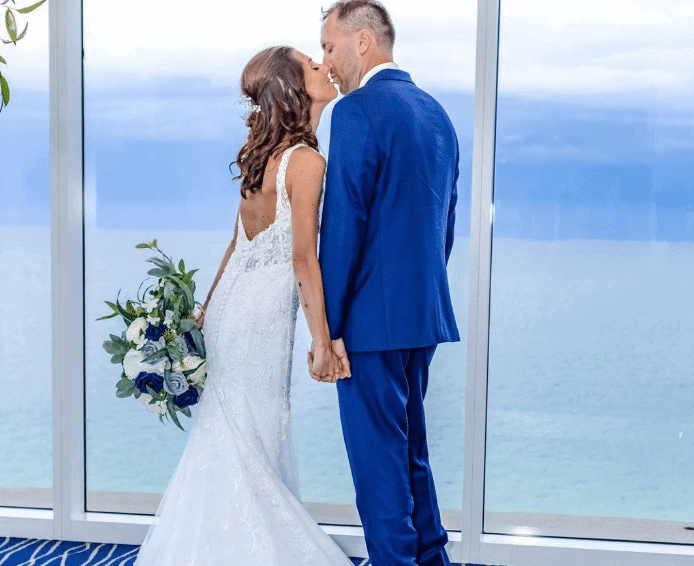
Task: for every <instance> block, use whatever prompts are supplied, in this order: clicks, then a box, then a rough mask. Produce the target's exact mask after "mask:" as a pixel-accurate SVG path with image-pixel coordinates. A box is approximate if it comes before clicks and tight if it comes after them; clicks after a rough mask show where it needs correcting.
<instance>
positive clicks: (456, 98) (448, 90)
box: [84, 0, 475, 528]
mask: <svg viewBox="0 0 694 566" xmlns="http://www.w3.org/2000/svg"><path fill="white" fill-rule="evenodd" d="M462 4H464V5H462ZM462 4H461V5H458V4H456V5H455V7H451V8H450V9H449V10H448V11H449V13H447V14H446V17H445V18H444V17H441V18H433V19H431V20H428V21H427V22H421V21H420V19H419V16H420V14H419V12H418V10H413V9H412V8H411V7H410V6H409V5H408V3H407V2H402V1H392V2H390V3H389V4H388V8H389V10H390V11H391V13H392V15H393V18H394V20H395V25H396V28H397V30H398V34H399V35H398V41H397V43H396V51H395V58H396V60H397V62H398V63H399V64H400V66H401V67H402V68H403V69H405V70H407V71H409V72H411V73H412V75H413V78H414V80H415V81H416V82H417V83H419V84H420V85H421V86H423V87H424V88H425V89H426V90H428V91H429V92H431V93H432V94H434V95H435V96H436V97H437V98H438V99H439V100H440V101H441V103H442V104H443V105H444V107H445V108H446V110H447V111H448V113H449V115H450V116H451V118H452V120H453V123H454V126H455V127H456V130H457V133H458V137H459V140H460V149H461V156H462V157H461V174H460V179H461V182H460V184H459V204H458V211H457V212H458V224H457V230H456V232H457V241H456V243H455V246H454V249H453V252H452V257H451V261H450V268H449V273H450V277H451V290H452V293H453V295H454V306H455V309H456V314H457V317H458V325H459V328H460V330H461V334H464V332H465V329H466V326H467V312H466V310H467V284H466V282H467V270H468V235H469V228H468V218H469V207H470V190H469V184H468V183H469V178H470V159H471V151H470V148H471V134H472V124H471V122H472V102H471V100H472V94H471V92H472V81H473V45H474V10H475V3H474V2H472V1H468V0H466V1H465V2H464V3H462ZM178 8H180V10H178ZM265 8H266V9H267V10H268V12H274V13H275V14H277V15H279V14H281V17H280V16H278V17H277V18H276V23H273V22H271V21H269V20H268V21H267V22H264V25H263V26H262V29H261V28H260V27H258V29H242V27H238V26H237V27H235V30H234V33H233V34H231V35H230V33H229V22H243V21H256V20H257V18H256V17H255V15H256V14H255V10H256V9H255V8H254V7H253V6H244V5H238V4H228V3H222V2H217V3H213V6H211V7H209V9H210V10H211V11H212V12H213V13H214V14H215V16H214V17H213V18H210V20H209V21H207V24H206V26H207V27H206V32H205V37H204V38H202V39H198V40H196V47H195V49H194V50H192V51H191V50H190V48H189V44H187V43H186V42H180V41H179V38H181V37H186V36H187V35H188V34H189V33H190V30H189V29H188V26H189V22H190V18H189V13H188V11H187V10H188V8H187V5H184V4H180V6H179V5H178V4H177V3H174V4H173V5H172V4H171V2H161V1H156V2H148V3H147V5H145V6H142V11H140V9H139V8H138V14H139V15H138V18H137V19H136V20H135V21H132V18H131V15H129V14H122V15H119V14H114V13H113V11H112V10H106V9H104V8H103V7H101V6H99V5H97V4H94V3H87V4H85V6H84V23H85V25H84V29H85V40H84V49H85V156H86V158H85V159H86V162H85V258H86V259H85V264H86V274H85V276H86V283H85V293H86V297H85V301H86V353H87V356H86V358H87V359H86V363H87V378H86V383H87V407H86V414H87V508H88V509H89V510H92V511H122V512H135V513H152V512H154V510H155V509H156V505H157V502H158V500H159V497H160V495H161V493H162V492H163V490H164V488H165V487H166V485H167V483H168V479H169V477H170V476H171V474H172V472H173V470H174V467H175V466H176V464H177V462H178V461H179V458H180V455H181V452H182V450H183V447H184V445H185V441H186V437H187V436H186V434H184V433H182V432H181V431H180V430H178V429H176V428H175V427H174V426H172V425H167V426H162V425H161V424H160V423H159V422H158V419H157V418H156V417H155V416H153V415H151V414H149V413H148V412H147V411H145V410H144V409H143V408H142V407H141V406H140V405H139V403H138V402H137V401H134V400H133V399H127V400H121V399H117V398H116V396H115V383H116V381H117V380H118V377H119V373H120V372H119V369H118V367H117V366H115V365H111V364H110V362H109V356H108V355H107V354H106V353H105V352H104V351H103V350H102V348H101V343H102V342H103V340H104V339H105V338H106V337H107V335H108V334H109V333H114V334H120V332H121V331H122V330H123V326H122V323H120V322H117V321H116V320H115V319H112V320H108V321H101V322H95V319H96V318H97V317H99V316H101V315H103V314H106V313H107V311H108V309H107V307H106V306H105V305H104V304H103V301H104V300H107V299H108V300H112V298H113V297H115V295H116V294H117V292H118V290H119V289H122V293H123V296H132V295H134V293H135V292H136V291H137V286H138V284H139V282H140V280H141V279H142V278H143V277H144V274H145V272H146V265H145V264H144V263H143V260H144V259H145V258H146V257H148V254H147V252H146V251H140V250H135V247H134V246H135V245H136V244H137V243H138V242H141V241H145V240H150V239H152V238H154V237H157V238H158V240H159V243H160V245H161V246H162V247H163V248H164V249H165V250H166V251H167V253H170V254H172V255H174V256H175V257H184V258H185V260H186V265H187V266H188V267H197V268H199V269H200V271H199V272H198V274H197V275H196V279H197V281H198V293H199V298H204V296H205V294H206V293H207V290H208V288H209V285H210V283H211V281H212V279H213V277H214V275H215V273H216V270H217V267H218V265H219V261H220V260H221V257H222V255H223V253H224V250H225V248H226V246H227V245H228V242H229V240H230V239H231V235H232V230H233V221H234V218H235V215H236V210H237V206H238V200H239V186H238V183H236V182H232V180H231V175H230V173H229V170H228V166H229V163H230V162H231V161H233V160H234V159H235V157H236V152H237V151H238V148H239V147H240V146H241V144H242V142H243V141H244V138H245V135H246V131H247V130H246V127H245V126H244V123H243V120H242V116H243V114H244V108H243V106H242V105H240V104H239V94H240V92H239V86H238V80H239V77H240V74H241V70H242V68H243V66H244V65H245V63H246V62H247V60H248V59H249V58H250V57H251V56H252V55H253V54H254V53H256V52H257V51H258V50H259V49H261V48H262V47H265V46H267V45H272V44H278V43H280V44H283V43H288V44H291V45H294V46H296V47H297V48H298V49H300V50H302V51H304V52H306V53H307V54H309V55H310V56H312V57H313V58H314V59H316V60H321V59H322V54H321V51H320V45H319V36H320V16H321V12H320V7H319V6H317V5H316V6H315V7H310V8H307V9H304V8H302V9H301V10H297V9H295V8H291V9H289V8H287V4H286V3H282V2H275V3H274V4H273V3H270V5H266V6H265V7H264V9H265ZM120 17H122V18H123V20H122V22H118V21H116V20H114V18H116V19H117V18H120ZM273 21H274V20H273ZM265 24H267V25H265ZM460 30H467V31H468V32H469V33H466V34H461V33H460ZM124 34H125V35H124ZM174 38H176V40H174ZM437 42H438V43H437ZM432 45H433V46H434V47H437V46H438V48H439V49H438V51H437V49H435V48H432ZM114 46H118V49H119V51H118V55H117V56H116V55H114ZM461 53H463V54H464V56H463V57H461ZM329 121H330V111H329V110H328V111H327V112H326V113H325V114H324V117H323V120H322V124H321V126H320V128H319V131H318V138H319V142H320V144H321V147H323V148H325V149H326V150H327V147H328V135H329ZM296 332H297V334H296V340H295V350H294V352H295V359H296V360H297V363H295V364H294V366H293V376H292V381H293V382H292V412H293V421H294V429H295V439H296V442H297V449H298V456H299V470H300V473H299V475H300V481H301V496H302V499H303V500H304V502H305V503H306V505H307V507H309V508H310V509H311V511H312V512H313V513H314V516H315V517H316V518H317V519H318V520H320V521H322V522H326V523H340V524H358V522H359V518H358V516H357V514H356V509H355V507H354V489H353V487H352V480H351V474H350V471H349V466H348V463H347V457H346V454H345V449H344V444H343V440H342V434H341V430H340V423H339V412H338V407H337V396H336V391H335V389H334V388H331V387H325V384H318V383H315V382H314V381H313V380H311V379H310V377H309V376H308V374H307V373H306V371H305V366H304V360H305V352H306V350H307V349H308V348H309V345H310V339H309V334H308V329H307V327H306V324H305V321H304V320H303V315H301V314H300V315H299V320H298V324H297V331H296ZM464 368H465V343H464V341H463V342H461V343H457V344H452V345H443V346H441V347H440V348H439V351H438V354H437V356H436V357H435V359H434V362H433V366H432V371H431V379H430V389H429V393H428V398H427V410H428V430H429V443H430V455H431V463H432V467H433V469H434V475H435V478H436V481H437V489H438V493H439V500H440V506H441V508H442V510H443V515H444V524H445V525H446V526H447V527H449V528H458V525H459V519H458V515H459V509H460V505H461V502H462V444H463V442H462V438H463V432H462V430H463V413H462V407H463V385H464ZM193 412H194V413H195V410H193ZM182 424H183V426H184V427H186V428H187V429H189V428H190V425H191V421H190V420H188V419H185V418H184V419H183V421H182Z"/></svg>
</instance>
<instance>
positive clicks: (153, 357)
mask: <svg viewBox="0 0 694 566" xmlns="http://www.w3.org/2000/svg"><path fill="white" fill-rule="evenodd" d="M167 355H168V350H167V349H166V348H162V349H161V350H157V351H156V352H154V353H153V354H150V355H149V356H147V357H146V358H145V359H144V360H142V363H143V364H151V363H152V362H158V361H159V360H161V359H163V358H165V357H166V356H167Z"/></svg>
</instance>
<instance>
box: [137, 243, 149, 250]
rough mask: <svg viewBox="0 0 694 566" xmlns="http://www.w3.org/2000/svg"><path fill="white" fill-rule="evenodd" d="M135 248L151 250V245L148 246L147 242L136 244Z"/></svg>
mask: <svg viewBox="0 0 694 566" xmlns="http://www.w3.org/2000/svg"><path fill="white" fill-rule="evenodd" d="M135 248H136V249H138V250H151V249H152V246H150V245H149V244H137V245H136V246H135Z"/></svg>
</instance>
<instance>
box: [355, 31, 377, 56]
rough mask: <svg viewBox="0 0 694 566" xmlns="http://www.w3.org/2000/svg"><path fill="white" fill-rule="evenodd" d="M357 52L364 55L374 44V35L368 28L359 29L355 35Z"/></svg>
mask: <svg viewBox="0 0 694 566" xmlns="http://www.w3.org/2000/svg"><path fill="white" fill-rule="evenodd" d="M355 40H356V44H357V53H359V55H364V54H365V53H366V52H367V51H368V50H369V49H370V48H371V46H372V45H373V42H374V36H373V34H372V33H371V32H370V31H369V30H368V29H362V30H359V31H358V32H357V34H356V36H355Z"/></svg>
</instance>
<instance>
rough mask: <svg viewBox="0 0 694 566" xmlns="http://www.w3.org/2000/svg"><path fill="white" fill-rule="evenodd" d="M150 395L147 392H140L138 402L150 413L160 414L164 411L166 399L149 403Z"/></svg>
mask: <svg viewBox="0 0 694 566" xmlns="http://www.w3.org/2000/svg"><path fill="white" fill-rule="evenodd" d="M151 400H152V396H151V395H150V394H149V393H141V394H140V403H142V406H143V407H144V408H145V409H147V410H148V411H149V412H150V413H155V414H158V415H161V414H163V413H165V412H166V401H155V402H154V403H151V404H150V401H151Z"/></svg>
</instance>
